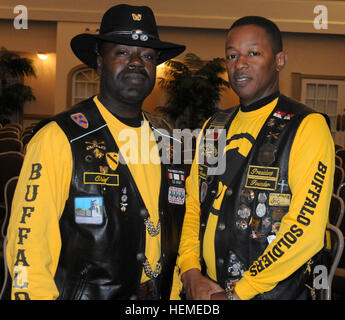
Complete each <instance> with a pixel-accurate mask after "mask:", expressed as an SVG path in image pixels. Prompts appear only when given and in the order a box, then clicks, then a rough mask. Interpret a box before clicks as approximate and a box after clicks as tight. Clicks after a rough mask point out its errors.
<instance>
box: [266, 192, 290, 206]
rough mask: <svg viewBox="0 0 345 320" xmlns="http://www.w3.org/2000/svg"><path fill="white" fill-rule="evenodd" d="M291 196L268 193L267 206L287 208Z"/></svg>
mask: <svg viewBox="0 0 345 320" xmlns="http://www.w3.org/2000/svg"><path fill="white" fill-rule="evenodd" d="M290 200H291V194H289V193H270V195H269V200H268V204H269V205H270V206H289V205H290Z"/></svg>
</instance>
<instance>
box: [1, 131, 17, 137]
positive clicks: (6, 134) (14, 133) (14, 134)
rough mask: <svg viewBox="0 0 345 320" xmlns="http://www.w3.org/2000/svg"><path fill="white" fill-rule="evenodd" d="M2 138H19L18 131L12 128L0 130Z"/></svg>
mask: <svg viewBox="0 0 345 320" xmlns="http://www.w3.org/2000/svg"><path fill="white" fill-rule="evenodd" d="M2 138H16V139H18V138H19V132H18V131H13V130H0V139H2Z"/></svg>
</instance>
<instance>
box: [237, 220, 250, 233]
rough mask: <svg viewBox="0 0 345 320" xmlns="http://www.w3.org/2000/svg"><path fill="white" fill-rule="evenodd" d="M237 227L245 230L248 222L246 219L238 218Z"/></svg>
mask: <svg viewBox="0 0 345 320" xmlns="http://www.w3.org/2000/svg"><path fill="white" fill-rule="evenodd" d="M236 227H237V228H238V229H239V230H241V231H244V230H246V229H247V228H248V223H247V221H246V220H244V219H238V220H237V221H236Z"/></svg>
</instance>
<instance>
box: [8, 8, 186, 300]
mask: <svg viewBox="0 0 345 320" xmlns="http://www.w3.org/2000/svg"><path fill="white" fill-rule="evenodd" d="M71 47H72V50H73V52H74V53H75V55H76V56H77V57H78V58H79V59H80V60H81V61H82V62H84V63H85V64H86V65H88V66H90V67H92V68H95V69H97V72H98V74H99V75H100V93H99V94H98V95H96V96H94V97H91V98H89V99H87V100H85V101H82V102H81V103H79V104H77V105H76V106H74V107H73V108H71V109H69V110H68V111H66V112H64V113H62V114H58V115H56V116H55V117H53V118H52V119H49V120H48V121H45V122H44V123H41V124H40V125H39V126H38V128H37V133H36V134H35V136H34V137H33V138H32V140H31V142H30V143H29V145H28V148H27V154H26V158H25V163H24V165H23V170H22V173H21V175H20V178H19V181H18V186H17V190H16V193H15V196H14V199H13V208H12V213H11V219H10V223H9V228H8V245H7V260H8V266H9V271H10V273H11V276H12V279H13V281H12V298H13V299H93V300H95V299H103V300H108V299H152V300H156V299H168V298H169V293H170V286H171V282H172V273H173V268H174V264H175V260H176V252H177V247H178V241H179V230H180V227H181V224H182V219H183V213H184V182H183V181H184V173H183V170H181V169H180V168H179V167H178V166H175V167H174V166H173V165H172V164H167V162H164V161H162V157H163V154H164V152H161V153H160V152H159V148H158V144H157V141H158V139H159V134H160V132H162V130H161V129H159V128H163V129H164V127H162V125H163V122H162V121H157V119H156V118H154V117H152V116H150V115H149V114H147V113H144V112H143V111H142V109H141V108H142V103H143V101H144V99H145V98H146V97H147V96H148V95H149V94H150V93H151V91H152V89H153V87H154V83H155V76H156V66H157V65H158V64H160V63H163V62H164V61H166V60H168V59H171V58H173V57H175V56H177V55H178V54H180V53H181V52H183V51H184V49H185V47H184V46H182V45H176V44H173V43H169V42H163V41H161V40H160V39H159V36H158V32H157V27H156V23H155V18H154V15H153V13H152V11H151V9H150V8H148V7H141V6H129V5H124V4H122V5H117V6H114V7H112V8H110V9H109V10H108V11H107V12H106V13H105V14H104V16H103V19H102V23H101V27H100V32H99V34H98V35H91V34H80V35H78V36H76V37H74V38H73V39H72V41H71ZM158 120H159V119H158ZM145 130H146V131H145ZM126 132H130V133H131V134H134V136H135V138H136V139H134V140H130V141H129V143H128V140H126V138H128V135H126V134H124V133H126ZM143 132H148V133H150V136H144V134H143ZM152 133H154V134H155V135H154V137H155V139H152V136H153V134H152ZM124 136H125V139H121V138H120V137H122V138H123V137H124ZM145 138H146V139H145ZM124 140H125V141H124ZM52 141H54V143H52ZM133 141H135V142H136V143H134V142H133ZM126 143H127V144H126ZM145 144H146V145H148V147H149V148H148V150H147V151H146V149H145V148H144V145H145ZM128 145H130V146H131V148H130V152H134V153H135V155H136V156H137V158H136V159H137V161H129V160H128V159H130V160H133V158H131V156H132V154H131V155H130V156H129V155H128V154H127V153H126V150H127V149H122V147H125V146H126V147H128ZM133 146H134V148H133ZM144 149H145V150H144ZM123 150H124V151H123ZM147 153H149V154H150V156H151V157H150V159H149V161H145V160H146V159H144V158H146V156H147ZM152 156H153V158H158V161H156V162H155V161H152V160H151V158H152ZM171 177H174V179H172V178H171ZM168 193H169V195H168ZM172 212H174V214H173V215H172Z"/></svg>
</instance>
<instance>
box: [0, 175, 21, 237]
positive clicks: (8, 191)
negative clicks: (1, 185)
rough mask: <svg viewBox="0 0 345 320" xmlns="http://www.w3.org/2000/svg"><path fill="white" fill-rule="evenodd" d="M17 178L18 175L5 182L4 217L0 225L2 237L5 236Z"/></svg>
mask: <svg viewBox="0 0 345 320" xmlns="http://www.w3.org/2000/svg"><path fill="white" fill-rule="evenodd" d="M18 178H19V177H18V176H16V177H12V178H10V179H9V180H8V181H7V182H6V184H5V191H4V197H5V217H4V220H3V222H2V226H1V235H2V238H3V239H4V238H5V236H6V234H7V226H8V221H9V219H10V214H11V207H12V200H13V196H14V191H15V190H16V186H17V182H18Z"/></svg>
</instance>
